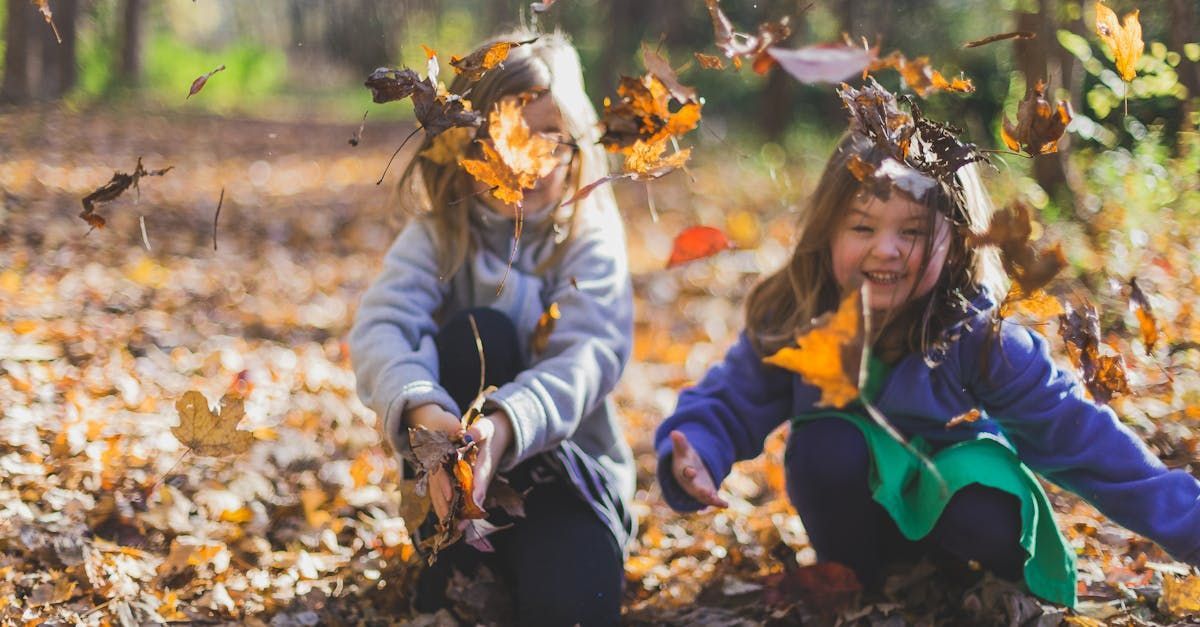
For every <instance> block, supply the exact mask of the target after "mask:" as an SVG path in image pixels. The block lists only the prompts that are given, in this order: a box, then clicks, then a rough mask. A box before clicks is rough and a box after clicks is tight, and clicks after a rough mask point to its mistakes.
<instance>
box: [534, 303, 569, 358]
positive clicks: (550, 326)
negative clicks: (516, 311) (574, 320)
mask: <svg viewBox="0 0 1200 627" xmlns="http://www.w3.org/2000/svg"><path fill="white" fill-rule="evenodd" d="M559 318H562V312H561V311H559V309H558V303H550V306H549V307H547V308H546V311H544V312H542V315H541V316H540V317H539V318H538V321H537V327H535V328H534V330H533V338H532V340H530V343H531V344H532V352H533V354H534V355H537V354H539V353H544V352H546V345H547V344H548V343H549V342H550V334H551V333H553V332H554V325H555V323H557V322H558V320H559Z"/></svg>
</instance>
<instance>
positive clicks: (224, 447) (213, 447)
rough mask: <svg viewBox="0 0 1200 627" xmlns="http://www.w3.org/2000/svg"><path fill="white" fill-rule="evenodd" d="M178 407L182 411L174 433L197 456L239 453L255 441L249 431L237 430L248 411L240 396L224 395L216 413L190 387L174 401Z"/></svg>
mask: <svg viewBox="0 0 1200 627" xmlns="http://www.w3.org/2000/svg"><path fill="white" fill-rule="evenodd" d="M175 409H176V411H178V412H179V425H178V426H175V427H171V433H173V434H174V435H175V437H176V438H177V439H178V440H179V442H180V443H181V444H183V445H184V446H186V447H188V448H190V449H192V452H193V453H195V454H197V455H206V456H209V457H224V456H226V455H237V454H238V453H242V452H245V451H246V449H248V448H250V445H251V444H252V443H253V442H254V436H253V435H252V434H251V433H250V432H248V431H239V430H238V429H237V424H238V422H240V421H241V420H242V416H243V415H244V414H245V409H244V408H243V406H242V401H241V399H235V398H232V397H229V396H226V397H225V398H222V399H221V411H220V413H218V414H213V413H212V411H211V410H210V409H209V408H208V399H206V398H204V395H203V394H201V393H200V392H197V391H195V390H190V391H188V392H185V393H184V395H183V396H182V397H180V398H179V400H178V401H175Z"/></svg>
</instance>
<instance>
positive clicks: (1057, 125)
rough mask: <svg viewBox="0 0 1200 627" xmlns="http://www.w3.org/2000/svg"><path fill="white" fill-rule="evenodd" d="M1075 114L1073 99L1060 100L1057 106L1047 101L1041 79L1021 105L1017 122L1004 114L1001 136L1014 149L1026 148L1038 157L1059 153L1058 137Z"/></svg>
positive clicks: (1044, 85) (1018, 109)
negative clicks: (1013, 123)
mask: <svg viewBox="0 0 1200 627" xmlns="http://www.w3.org/2000/svg"><path fill="white" fill-rule="evenodd" d="M1072 115H1073V112H1072V110H1071V103H1070V102H1067V101H1066V100H1060V101H1058V105H1057V106H1055V105H1052V104H1051V103H1050V101H1048V100H1046V83H1045V82H1044V81H1041V80H1039V81H1038V82H1037V83H1036V84H1035V85H1034V86H1033V87H1032V88H1031V89H1030V90H1029V92H1028V93H1027V94H1026V95H1025V100H1022V101H1021V104H1020V105H1019V106H1018V107H1017V125H1016V126H1013V125H1012V123H1011V122H1009V120H1008V114H1005V115H1004V125H1003V126H1002V127H1001V129H1000V138H1001V139H1002V140H1004V144H1005V145H1006V146H1008V147H1009V149H1010V150H1014V151H1018V150H1024V151H1025V152H1026V153H1028V154H1029V155H1030V156H1034V157H1036V156H1038V155H1044V154H1049V153H1052V152H1058V140H1059V139H1060V138H1061V137H1062V135H1063V132H1064V131H1066V130H1067V125H1068V124H1070V123H1071V117H1072Z"/></svg>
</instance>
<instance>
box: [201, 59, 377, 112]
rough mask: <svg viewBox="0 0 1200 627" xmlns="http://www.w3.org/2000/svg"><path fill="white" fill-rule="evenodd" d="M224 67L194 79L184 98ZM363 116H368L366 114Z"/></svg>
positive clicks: (202, 86) (202, 87) (221, 66)
mask: <svg viewBox="0 0 1200 627" xmlns="http://www.w3.org/2000/svg"><path fill="white" fill-rule="evenodd" d="M224 69H225V64H224V63H222V64H221V65H220V67H218V68H217V69H215V70H213V71H211V72H208V73H206V74H201V75H200V76H197V77H196V80H194V81H192V86H191V87H190V88H188V95H187V98H184V100H187V99H188V98H191V97H192V96H195V95H196V94H197V93H199V92H200V90H201V89H204V86H205V85H207V84H208V79H209V78H212V75H213V74H216V73H217V72H220V71H222V70H224ZM363 117H364V118H366V116H365V115H364V116H363Z"/></svg>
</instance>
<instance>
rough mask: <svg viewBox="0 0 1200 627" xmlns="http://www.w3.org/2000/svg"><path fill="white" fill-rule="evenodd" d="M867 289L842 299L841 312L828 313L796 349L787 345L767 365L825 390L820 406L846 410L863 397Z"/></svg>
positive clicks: (797, 343)
mask: <svg viewBox="0 0 1200 627" xmlns="http://www.w3.org/2000/svg"><path fill="white" fill-rule="evenodd" d="M866 290H867V286H866V285H865V284H864V285H863V287H862V288H861V289H857V290H852V291H851V292H850V294H849V295H847V296H846V297H845V298H844V299H842V302H841V304H840V305H839V306H838V308H837V311H832V312H826V313H824V314H822V315H821V316H820V317H818V318H817V319H816V320H814V321H813V324H812V326H811V327H810V328H809V329H808V330H807V331H805V332H804V333H803V334H801V335H800V336H799V337H797V338H796V345H795V346H785V347H783V348H781V349H779V350H778V351H777V352H776V353H775V354H774V355H771V356H769V357H765V358H763V362H765V363H768V364H771V365H774V366H778V367H780V368H783V369H785V370H790V371H792V372H795V373H797V374H799V375H800V377H801V378H803V379H804V381H805V382H806V383H808V384H809V385H812V386H815V387H817V388H818V389H819V390H820V391H821V399H820V400H819V401H817V406H818V407H845V406H846V405H848V404H849V403H850V402H852V401H854V400H856V399H857V398H858V397H859V392H858V390H859V385H860V384H861V383H862V381H863V380H864V379H865V378H866V377H865V376H863V374H862V373H863V369H864V367H865V364H866V359H865V356H864V355H865V352H866V344H865V338H866V324H867V322H866V315H867V314H866V313H865V311H864V310H863V306H864V305H863V303H864V302H869V299H867V298H865V297H864V296H863V291H866Z"/></svg>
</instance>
